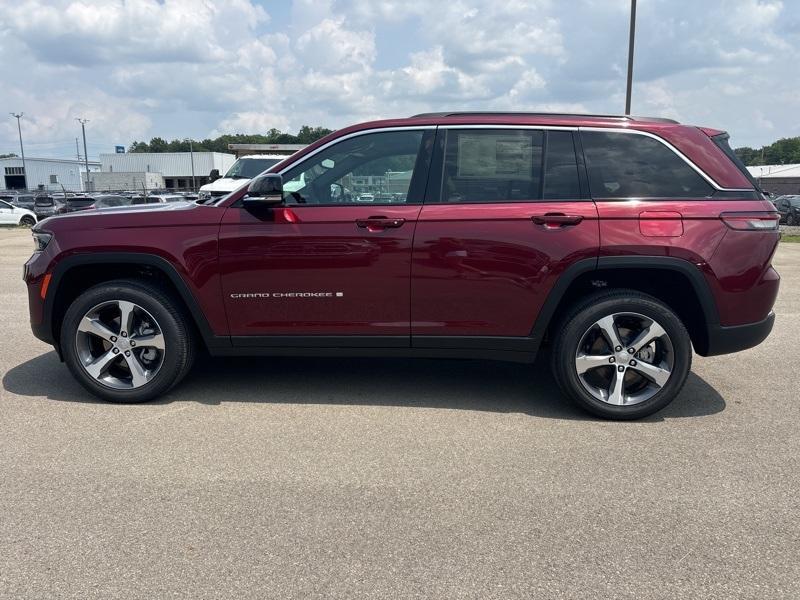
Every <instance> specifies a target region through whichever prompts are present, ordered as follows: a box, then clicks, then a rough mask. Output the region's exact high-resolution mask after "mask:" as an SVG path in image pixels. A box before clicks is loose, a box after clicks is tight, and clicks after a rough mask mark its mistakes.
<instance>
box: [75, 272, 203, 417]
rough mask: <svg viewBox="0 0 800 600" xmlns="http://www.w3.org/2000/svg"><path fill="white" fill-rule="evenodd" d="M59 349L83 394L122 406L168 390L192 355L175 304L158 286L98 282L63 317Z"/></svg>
mask: <svg viewBox="0 0 800 600" xmlns="http://www.w3.org/2000/svg"><path fill="white" fill-rule="evenodd" d="M61 349H62V352H63V355H64V361H65V362H66V363H67V366H68V367H69V369H70V371H71V372H72V374H73V375H74V376H75V378H76V379H77V380H78V381H79V382H80V383H81V384H82V385H83V386H84V387H85V388H86V389H87V390H89V391H90V392H91V393H92V394H94V395H95V396H99V397H100V398H103V399H104V400H108V401H111V402H125V403H134V402H145V401H147V400H150V399H152V398H155V397H157V396H159V395H161V394H163V393H165V392H166V391H168V390H169V389H170V388H172V387H173V386H174V385H175V384H177V383H178V382H179V381H180V380H181V379H182V378H183V377H184V375H185V374H186V373H187V372H188V371H189V368H190V367H191V364H192V359H193V356H194V347H193V344H192V339H191V330H190V328H189V327H188V324H187V321H186V318H185V317H184V316H183V313H182V311H181V310H180V305H179V304H178V302H177V301H176V300H175V299H174V298H173V297H172V296H171V295H170V294H169V293H167V292H166V291H165V290H163V289H161V288H160V287H159V286H157V285H153V284H151V283H148V282H143V281H133V280H117V281H109V282H105V283H101V284H99V285H96V286H94V287H93V288H90V289H89V290H87V291H86V292H84V293H83V294H81V295H80V296H78V298H77V299H76V300H75V301H74V302H73V303H72V304H71V305H70V307H69V308H68V309H67V312H66V315H65V316H64V321H63V326H62V329H61Z"/></svg>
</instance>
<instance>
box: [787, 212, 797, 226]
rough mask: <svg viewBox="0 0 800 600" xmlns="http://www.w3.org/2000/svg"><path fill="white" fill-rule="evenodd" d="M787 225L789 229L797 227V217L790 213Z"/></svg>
mask: <svg viewBox="0 0 800 600" xmlns="http://www.w3.org/2000/svg"><path fill="white" fill-rule="evenodd" d="M786 224H787V225H788V226H789V227H792V226H794V225H797V219H796V218H795V216H794V215H793V214H792V213H789V214H788V215H786Z"/></svg>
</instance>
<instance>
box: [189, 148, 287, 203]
mask: <svg viewBox="0 0 800 600" xmlns="http://www.w3.org/2000/svg"><path fill="white" fill-rule="evenodd" d="M287 158H289V157H288V156H284V155H282V154H253V155H251V156H243V157H242V158H240V159H239V160H237V161H236V162H235V163H233V166H232V167H231V168H230V169H228V172H227V173H225V176H224V177H221V178H220V179H217V180H215V181H212V182H211V183H207V184H205V185H204V186H203V187H201V188H200V192H199V200H201V201H206V200H210V199H211V198H221V197H222V196H227V195H228V194H230V193H231V192H232V191H234V190H236V189H238V188H240V187H241V186H242V185H244V184H245V183H247V182H248V181H250V180H251V179H252V178H253V177H255V176H256V175H260V174H261V173H263V172H264V171H266V170H267V169H269V168H270V167H271V166H273V165H276V164H278V163H279V162H281V161H282V160H285V159H287Z"/></svg>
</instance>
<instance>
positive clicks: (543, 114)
mask: <svg viewBox="0 0 800 600" xmlns="http://www.w3.org/2000/svg"><path fill="white" fill-rule="evenodd" d="M506 115H508V116H523V117H524V116H528V117H579V118H584V119H606V120H617V121H652V122H655V123H676V124H677V123H678V121H676V120H674V119H666V118H661V117H632V116H629V115H604V114H583V113H557V112H513V111H506V112H502V111H475V110H471V111H464V112H429V113H420V114H418V115H413V116H412V117H410V118H412V119H421V118H434V117H471V116H480V117H492V116H496V117H502V116H506Z"/></svg>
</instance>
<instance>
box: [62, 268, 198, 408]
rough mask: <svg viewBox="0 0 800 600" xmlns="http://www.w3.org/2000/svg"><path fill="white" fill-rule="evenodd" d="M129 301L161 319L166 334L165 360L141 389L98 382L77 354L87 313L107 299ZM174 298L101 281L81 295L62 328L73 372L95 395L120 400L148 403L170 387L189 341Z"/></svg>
mask: <svg viewBox="0 0 800 600" xmlns="http://www.w3.org/2000/svg"><path fill="white" fill-rule="evenodd" d="M113 300H127V301H130V302H133V303H135V304H138V305H139V306H141V307H142V308H143V309H145V310H146V311H147V312H149V313H150V314H151V315H152V316H153V318H154V319H155V320H156V321H157V322H158V325H159V327H160V329H161V333H162V335H163V336H164V347H165V351H164V362H163V363H162V365H161V368H160V369H159V370H158V372H157V373H156V375H155V376H154V377H153V379H152V380H150V381H149V382H147V383H146V384H145V385H143V386H142V387H139V388H135V389H130V390H117V389H114V388H110V387H108V386H105V385H103V384H102V383H100V382H98V381H97V380H96V379H94V377H92V376H91V375H89V373H87V372H86V370H85V369H84V367H83V365H82V363H81V360H80V358H79V357H78V354H77V348H76V340H75V334H76V332H77V328H78V324H79V323H80V321H81V319H83V317H84V315H85V314H86V313H87V312H88V311H89V310H90V309H92V308H93V307H95V306H97V305H98V304H102V303H103V302H108V301H113ZM170 308H171V307H170V300H169V298H167V297H166V296H165V295H163V294H160V293H158V292H157V291H156V290H153V289H149V288H144V287H140V286H138V285H136V284H134V283H117V282H115V283H114V284H113V285H108V284H101V285H99V286H96V287H94V288H91V289H89V290H88V291H86V292H85V293H83V294H82V295H81V296H79V297H78V298H77V299H76V300H75V301H74V302H73V303H72V304H71V305H70V307H69V308H68V309H67V312H66V314H65V315H64V321H63V324H62V327H61V350H62V353H63V356H64V362H66V364H67V366H68V367H69V369H70V371H71V372H72V374H73V375H74V376H75V378H76V379H77V380H78V381H79V382H80V383H81V384H82V385H83V386H84V387H85V388H86V389H87V390H89V391H90V392H91V393H92V394H94V395H96V396H99V397H100V398H103V399H104V400H109V401H112V402H119V403H135V402H145V401H147V400H150V399H152V398H154V397H156V396H158V395H160V394H163V393H164V392H166V391H167V390H169V389H170V388H171V387H172V386H173V385H174V384H175V383H177V381H178V380H179V379H180V378H181V376H182V374H183V370H184V365H185V364H186V360H187V358H186V355H187V351H188V350H187V347H186V344H187V343H188V340H187V334H186V331H185V326H184V324H183V323H182V322H180V319H179V318H177V317H176V313H175V311H174V309H172V310H170Z"/></svg>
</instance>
